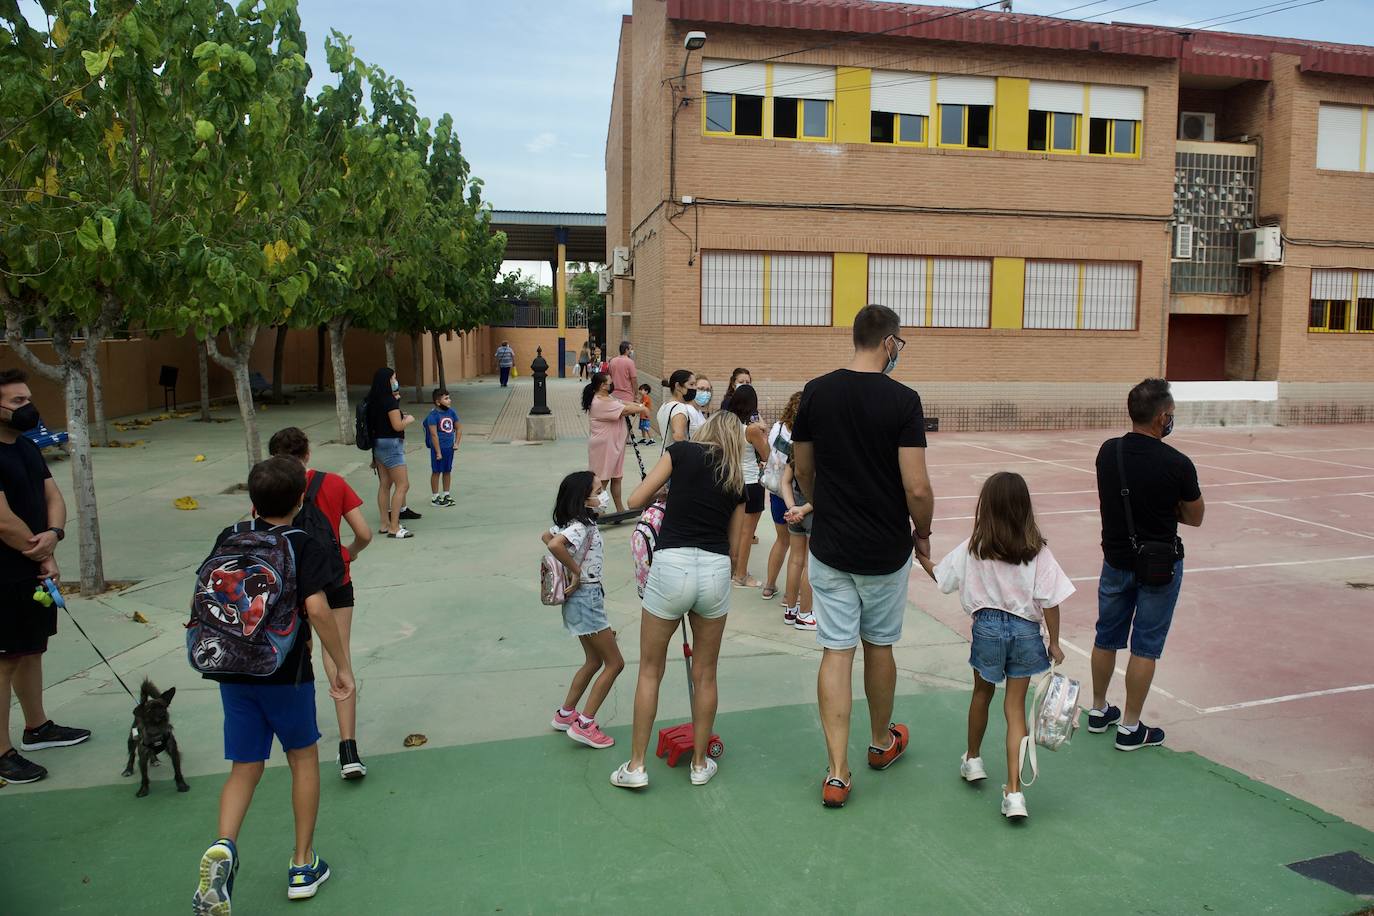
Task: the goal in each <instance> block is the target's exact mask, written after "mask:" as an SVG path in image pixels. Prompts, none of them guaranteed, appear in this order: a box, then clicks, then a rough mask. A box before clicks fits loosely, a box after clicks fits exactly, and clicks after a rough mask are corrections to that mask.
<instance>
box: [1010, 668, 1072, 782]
mask: <svg viewBox="0 0 1374 916" xmlns="http://www.w3.org/2000/svg"><path fill="white" fill-rule="evenodd" d="M1081 689H1082V685H1081V684H1079V682H1078V681H1076V680H1074V679H1073V678H1071V677H1069V676H1068V675H1065V674H1060V673H1059V671H1058V669H1057V667H1051V668H1050V670H1049V671H1047V672H1046V673H1045V676H1044V677H1042V678H1040V680H1039V681H1038V682H1037V683H1036V685H1035V694H1034V698H1033V699H1032V700H1031V708H1030V717H1029V719H1028V720H1027V722H1026V732H1027V734H1026V737H1024V738H1022V739H1021V769H1022V770H1024V769H1025V767H1026V760H1027V758H1029V759H1030V765H1031V778H1030V779H1022V780H1021V784H1022V785H1027V786H1028V785H1030V784H1032V783H1033V782H1035V780H1036V778H1037V777H1038V776H1039V775H1040V765H1039V762H1038V761H1037V760H1036V759H1035V746H1036V745H1037V744H1038V745H1040V746H1041V747H1043V748H1045V749H1046V750H1050V751H1057V750H1059V749H1060V748H1061V747H1063V746H1064V745H1066V744H1068V743H1069V742H1070V741H1071V740H1073V733H1074V732H1075V731H1076V730H1077V729H1078V709H1079V706H1078V695H1079V692H1080V690H1081Z"/></svg>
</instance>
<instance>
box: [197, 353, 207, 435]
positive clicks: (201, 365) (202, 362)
mask: <svg viewBox="0 0 1374 916" xmlns="http://www.w3.org/2000/svg"><path fill="white" fill-rule="evenodd" d="M206 346H207V344H205V343H197V344H196V368H197V369H199V370H200V422H202V423H209V422H210V358H209V357H208V356H206V355H205V348H206Z"/></svg>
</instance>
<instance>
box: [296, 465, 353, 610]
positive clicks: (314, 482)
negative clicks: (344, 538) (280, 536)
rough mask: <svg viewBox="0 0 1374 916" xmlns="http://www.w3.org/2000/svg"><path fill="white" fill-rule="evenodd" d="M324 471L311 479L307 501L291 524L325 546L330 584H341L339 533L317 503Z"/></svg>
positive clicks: (343, 570)
mask: <svg viewBox="0 0 1374 916" xmlns="http://www.w3.org/2000/svg"><path fill="white" fill-rule="evenodd" d="M324 477H325V474H324V471H316V472H315V476H314V478H313V479H311V481H310V486H308V487H306V488H305V502H303V503H302V504H301V511H299V512H297V513H296V517H295V518H294V519H292V521H291V524H292V525H294V526H295V527H297V528H299V529H300V530H302V531H304V532H305V533H306V534H308V535H310V536H311V537H312V538H314V539H315V540H316V541H318V542H319V543H320V545H321V546H322V547H324V549H325V552H326V553H328V554H329V559H328V560H327V561H326V562H325V570H326V572H328V574H329V584H330V585H339V584H341V583H342V582H343V578H344V573H345V572H347V570H346V569H345V568H344V561H343V555H342V552H341V551H340V550H339V535H338V534H337V532H335V531H334V526H333V525H331V524H329V519H327V518H325V517H324V513H323V512H321V511H320V507H319V506H317V505H315V497H316V496H318V495H319V493H320V487H321V486H323V485H324Z"/></svg>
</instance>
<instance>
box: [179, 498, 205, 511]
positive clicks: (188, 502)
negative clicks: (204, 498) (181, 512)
mask: <svg viewBox="0 0 1374 916" xmlns="http://www.w3.org/2000/svg"><path fill="white" fill-rule="evenodd" d="M172 505H174V506H176V507H177V508H178V509H185V510H186V511H188V512H189V511H190V510H192V509H199V508H200V503H198V502H196V498H195V497H194V496H179V497H177V498H176V499H174V500H172Z"/></svg>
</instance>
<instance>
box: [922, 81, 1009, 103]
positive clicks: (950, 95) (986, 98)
mask: <svg viewBox="0 0 1374 916" xmlns="http://www.w3.org/2000/svg"><path fill="white" fill-rule="evenodd" d="M935 87H936V89H935V91H936V93H937V94H938V95H939V97H940V104H941V105H992V104H994V103H995V101H996V98H997V80H995V79H993V78H992V77H990V76H952V75H951V76H943V75H940V74H936V80H935Z"/></svg>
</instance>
